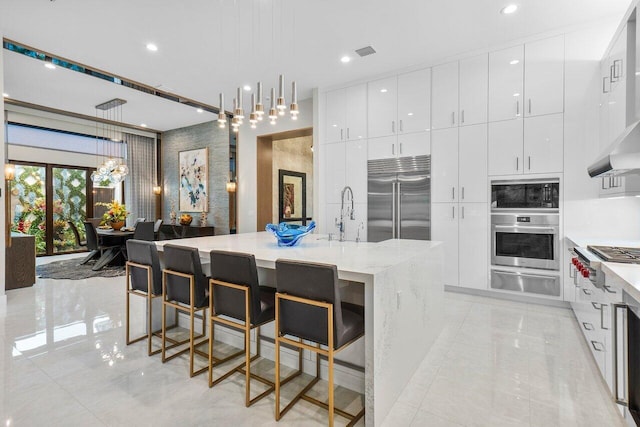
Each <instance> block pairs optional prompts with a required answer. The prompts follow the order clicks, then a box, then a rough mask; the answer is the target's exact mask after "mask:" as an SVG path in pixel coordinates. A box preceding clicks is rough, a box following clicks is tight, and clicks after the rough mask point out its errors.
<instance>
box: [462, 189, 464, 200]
mask: <svg viewBox="0 0 640 427" xmlns="http://www.w3.org/2000/svg"><path fill="white" fill-rule="evenodd" d="M462 200H464V187H462Z"/></svg>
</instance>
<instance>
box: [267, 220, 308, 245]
mask: <svg viewBox="0 0 640 427" xmlns="http://www.w3.org/2000/svg"><path fill="white" fill-rule="evenodd" d="M314 228H316V222H315V221H311V222H310V223H309V224H308V225H295V224H289V223H286V222H281V223H280V224H267V226H266V227H265V230H267V231H268V232H270V233H271V234H273V235H274V236H276V239H278V246H296V245H297V244H298V243H300V240H302V238H303V237H304V236H306V235H307V234H309V233H311V231H313V229H314Z"/></svg>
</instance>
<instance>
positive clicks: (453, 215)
mask: <svg viewBox="0 0 640 427" xmlns="http://www.w3.org/2000/svg"><path fill="white" fill-rule="evenodd" d="M455 217H456V207H455V206H451V218H455Z"/></svg>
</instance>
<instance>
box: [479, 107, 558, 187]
mask: <svg viewBox="0 0 640 427" xmlns="http://www.w3.org/2000/svg"><path fill="white" fill-rule="evenodd" d="M563 141H564V124H563V115H562V114H551V115H548V116H540V117H530V118H526V119H524V120H523V119H518V120H507V121H504V122H496V123H489V143H488V145H489V175H514V174H523V173H526V174H528V173H552V172H562V168H563Z"/></svg>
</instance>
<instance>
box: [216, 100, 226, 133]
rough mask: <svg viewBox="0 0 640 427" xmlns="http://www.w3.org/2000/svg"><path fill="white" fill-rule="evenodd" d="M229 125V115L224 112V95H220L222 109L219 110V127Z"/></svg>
mask: <svg viewBox="0 0 640 427" xmlns="http://www.w3.org/2000/svg"><path fill="white" fill-rule="evenodd" d="M225 123H227V115H226V114H225V112H224V94H223V93H220V107H219V108H218V126H220V127H221V128H223V127H224V125H225Z"/></svg>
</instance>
